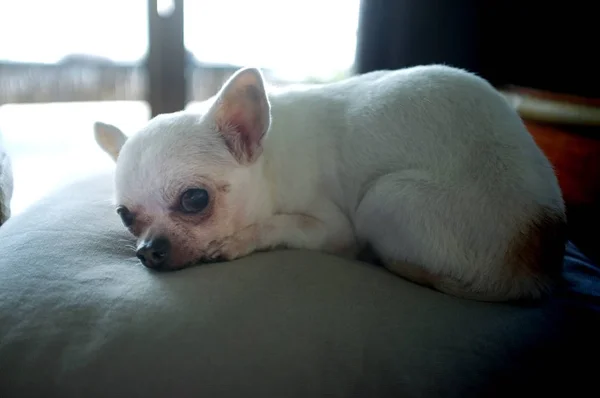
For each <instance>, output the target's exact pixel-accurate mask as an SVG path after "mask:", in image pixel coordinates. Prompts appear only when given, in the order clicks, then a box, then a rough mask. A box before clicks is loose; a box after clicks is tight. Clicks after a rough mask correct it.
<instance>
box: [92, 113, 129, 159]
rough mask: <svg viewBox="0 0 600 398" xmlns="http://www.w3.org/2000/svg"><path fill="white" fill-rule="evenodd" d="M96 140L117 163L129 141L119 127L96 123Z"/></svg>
mask: <svg viewBox="0 0 600 398" xmlns="http://www.w3.org/2000/svg"><path fill="white" fill-rule="evenodd" d="M94 138H95V139H96V142H97V143H98V145H99V146H100V148H102V150H104V152H106V153H107V154H108V155H109V156H110V157H111V158H112V159H113V160H114V161H115V162H116V161H117V158H118V157H119V152H121V148H122V147H123V145H124V144H125V141H127V136H126V135H125V134H123V132H122V131H121V130H119V129H118V128H117V127H115V126H113V125H111V124H106V123H100V122H96V123H94Z"/></svg>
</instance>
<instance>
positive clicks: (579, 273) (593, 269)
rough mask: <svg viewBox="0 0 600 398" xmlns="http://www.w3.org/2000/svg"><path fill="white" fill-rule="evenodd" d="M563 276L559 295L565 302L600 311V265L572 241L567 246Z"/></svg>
mask: <svg viewBox="0 0 600 398" xmlns="http://www.w3.org/2000/svg"><path fill="white" fill-rule="evenodd" d="M563 278H564V286H563V289H562V290H561V292H560V294H559V297H560V298H561V299H562V300H564V301H565V303H567V304H569V305H574V306H577V307H584V308H586V309H590V310H594V311H597V312H599V313H600V267H599V266H598V265H597V264H594V263H593V262H592V261H591V260H590V259H589V258H588V257H586V256H585V255H584V254H583V253H582V252H581V251H580V250H579V249H578V248H577V247H576V246H575V245H574V244H573V243H572V242H568V244H567V247H566V253H565V259H564V263H563Z"/></svg>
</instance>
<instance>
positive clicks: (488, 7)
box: [355, 0, 600, 97]
mask: <svg viewBox="0 0 600 398" xmlns="http://www.w3.org/2000/svg"><path fill="white" fill-rule="evenodd" d="M599 15H600V14H598V13H597V12H596V10H595V2H591V1H590V2H588V1H579V0H575V1H562V2H555V3H554V2H550V1H532V0H520V1H517V0H362V4H361V15H360V22H359V32H358V45H357V58H356V64H355V72H357V73H365V72H369V71H372V70H377V69H395V68H401V67H406V66H413V65H419V64H429V63H444V64H447V65H452V66H457V67H461V68H465V69H467V70H470V71H472V72H475V73H478V74H480V75H481V76H483V77H485V78H487V79H488V80H490V81H491V82H492V83H493V84H495V85H498V86H501V85H508V84H515V85H521V86H527V87H533V88H539V89H546V90H550V91H555V92H561V93H568V94H579V95H584V96H590V97H600V79H599V78H598V77H597V76H598V71H600V61H599V60H598V58H597V55H598V54H597V53H598V52H599V48H600V45H599V44H598V39H600V34H599V26H598V25H600V17H599Z"/></svg>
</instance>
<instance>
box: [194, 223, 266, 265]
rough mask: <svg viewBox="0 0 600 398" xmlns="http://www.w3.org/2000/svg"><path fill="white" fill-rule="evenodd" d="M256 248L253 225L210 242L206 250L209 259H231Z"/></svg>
mask: <svg viewBox="0 0 600 398" xmlns="http://www.w3.org/2000/svg"><path fill="white" fill-rule="evenodd" d="M255 249H256V245H255V242H254V231H253V229H252V227H248V228H245V229H243V230H242V231H240V232H238V233H236V234H234V235H231V236H228V237H226V238H224V239H222V240H218V241H217V240H214V241H212V242H210V243H209V244H208V246H207V248H206V250H205V257H206V259H207V260H209V261H214V260H217V259H220V260H228V261H229V260H235V259H236V258H240V257H244V256H246V255H248V254H250V253H252V252H253V251H254V250H255Z"/></svg>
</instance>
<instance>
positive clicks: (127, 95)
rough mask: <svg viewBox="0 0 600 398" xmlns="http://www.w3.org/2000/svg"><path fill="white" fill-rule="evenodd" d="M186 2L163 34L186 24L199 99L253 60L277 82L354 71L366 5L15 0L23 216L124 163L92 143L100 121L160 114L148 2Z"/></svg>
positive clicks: (14, 146) (4, 16)
mask: <svg viewBox="0 0 600 398" xmlns="http://www.w3.org/2000/svg"><path fill="white" fill-rule="evenodd" d="M182 1H183V5H184V7H183V11H184V15H183V21H184V25H183V27H181V26H173V25H172V24H171V25H170V26H169V27H168V28H164V27H163V28H164V29H165V30H164V31H161V30H160V29H159V30H158V32H159V33H161V32H163V33H166V36H169V35H170V33H171V32H169V31H168V29H171V30H173V29H174V30H177V29H183V34H184V36H183V37H184V43H181V42H179V44H180V45H183V44H184V45H185V48H186V50H187V58H186V60H185V71H183V70H182V71H181V73H185V76H186V77H187V80H186V89H187V93H175V94H176V95H180V98H182V97H183V96H184V95H187V96H186V98H187V100H188V101H189V103H190V105H191V104H193V103H194V102H196V103H197V102H198V101H202V100H204V99H206V98H208V97H210V96H212V95H213V94H214V93H216V91H217V90H218V89H219V88H220V87H221V85H222V84H223V82H224V81H225V80H226V79H227V78H228V77H229V76H230V75H231V74H232V73H233V72H235V70H237V69H238V68H239V67H242V66H246V65H251V66H258V67H260V68H262V69H263V71H264V73H265V77H266V78H267V80H268V81H269V83H271V84H276V85H282V84H288V83H298V82H325V81H332V80H336V79H339V78H342V77H344V76H346V75H348V74H349V73H350V70H351V68H352V65H353V62H354V53H355V47H356V33H357V27H358V12H359V0H319V1H317V0H303V1H280V0H252V1H248V0H157V1H154V0H127V1H124V0H87V1H82V0H54V1H38V0H14V1H4V2H3V4H2V12H1V13H0V134H2V135H3V136H4V142H5V144H6V146H7V148H8V151H9V155H10V156H11V158H12V160H13V164H14V167H13V169H14V170H13V171H14V177H15V191H14V199H13V202H12V205H13V206H12V208H13V212H14V213H15V214H16V213H18V212H20V211H22V210H23V209H24V208H26V207H27V206H29V205H30V204H31V203H33V202H35V201H36V200H38V199H39V198H40V197H41V196H44V195H46V194H47V193H48V192H49V191H51V190H53V189H56V188H57V187H58V186H60V185H62V184H65V183H68V182H70V181H72V180H74V179H77V178H80V177H83V176H85V175H87V174H89V173H92V172H100V171H105V170H108V169H110V168H112V167H114V166H113V164H112V161H111V160H110V158H109V157H108V156H107V155H105V154H104V153H102V152H101V151H100V149H99V148H97V146H96V143H95V142H94V140H93V131H92V126H93V123H94V122H95V121H96V120H101V121H104V122H107V123H113V124H115V125H118V126H119V127H120V128H122V129H123V130H124V131H125V132H128V133H131V132H134V131H135V130H137V129H138V128H139V127H141V126H142V125H143V124H144V123H145V122H146V121H147V120H148V119H149V118H150V117H151V114H152V112H151V109H156V107H155V106H154V104H153V103H149V101H150V102H151V101H153V100H152V96H149V95H148V94H149V92H153V87H154V90H156V87H155V86H152V85H153V84H154V83H153V82H150V81H149V79H148V76H149V75H150V74H149V70H154V71H156V70H159V69H160V67H161V66H160V65H158V66H157V65H156V64H155V61H156V60H153V59H149V58H147V55H148V54H149V49H150V48H151V45H152V42H151V40H153V37H154V39H155V40H156V37H155V36H149V34H148V32H149V21H150V19H149V11H151V10H152V9H151V8H149V7H157V9H158V13H159V15H161V16H162V17H164V18H166V19H168V18H169V15H170V14H171V13H173V12H174V10H177V9H176V8H175V7H177V5H178V4H181V2H182ZM152 11H153V12H154V10H152ZM163 33H161V34H163ZM166 36H165V37H166ZM173 37H175V39H173ZM177 37H180V36H177V35H176V34H175V35H173V36H172V37H169V38H167V40H180V39H177ZM162 38H163V37H160V36H159V39H162ZM158 41H160V40H158ZM154 43H156V41H154ZM168 45H169V43H167V46H168ZM159 60H160V57H159ZM162 61H164V59H162ZM167 62H168V60H167ZM153 65H154V66H153ZM153 68H154V69H153ZM175 73H178V72H177V69H175ZM162 79H163V80H162V81H160V82H159V83H164V81H165V80H166V79H167V77H162ZM159 85H160V84H159ZM163 86H165V85H163ZM154 92H158V91H154ZM159 97H160V96H159ZM148 98H150V99H148Z"/></svg>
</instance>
